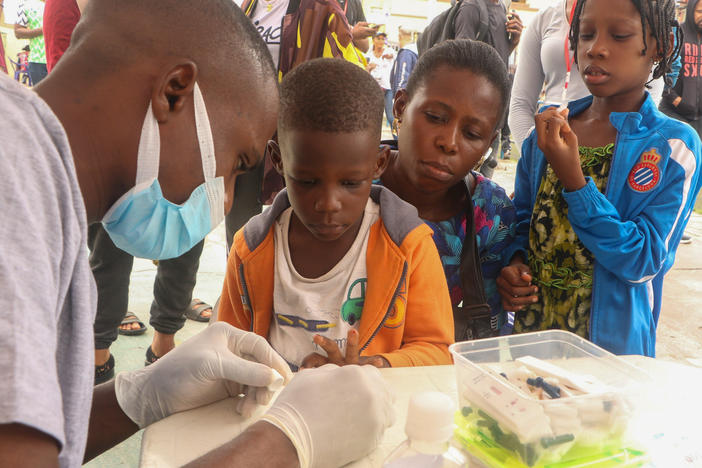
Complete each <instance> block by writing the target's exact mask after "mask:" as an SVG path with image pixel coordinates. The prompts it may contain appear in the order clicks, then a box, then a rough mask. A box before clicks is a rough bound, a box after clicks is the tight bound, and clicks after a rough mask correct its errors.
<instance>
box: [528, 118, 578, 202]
mask: <svg viewBox="0 0 702 468" xmlns="http://www.w3.org/2000/svg"><path fill="white" fill-rule="evenodd" d="M535 124H536V135H537V144H538V145H539V148H540V149H541V151H543V152H544V157H546V160H547V161H548V163H549V164H550V165H551V167H552V168H553V172H554V173H555V174H556V177H558V180H560V181H561V184H563V188H565V189H566V190H567V191H569V192H572V191H575V190H579V189H581V188H583V187H584V186H585V184H586V183H587V181H586V180H585V176H584V175H583V170H582V168H581V167H580V153H579V152H578V137H577V135H576V134H575V132H573V130H572V129H571V128H570V124H569V123H568V109H563V110H561V111H559V110H558V109H556V108H555V107H552V108H549V109H546V110H545V111H543V112H542V113H541V114H538V115H537V116H536V118H535Z"/></svg>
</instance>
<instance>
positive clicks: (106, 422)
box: [84, 380, 139, 461]
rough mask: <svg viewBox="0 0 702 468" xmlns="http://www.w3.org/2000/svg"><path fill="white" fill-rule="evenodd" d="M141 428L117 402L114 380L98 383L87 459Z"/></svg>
mask: <svg viewBox="0 0 702 468" xmlns="http://www.w3.org/2000/svg"><path fill="white" fill-rule="evenodd" d="M138 430H139V427H138V426H137V425H136V424H134V422H133V421H132V420H131V419H129V417H128V416H127V415H126V414H124V412H123V411H122V408H120V406H119V404H118V403H117V395H116V394H115V382H114V380H112V381H110V382H107V383H104V384H102V385H98V386H97V387H95V390H93V406H92V408H91V410H90V427H89V429H88V443H87V445H86V449H85V460H84V461H88V460H91V459H93V458H95V457H96V456H98V455H100V454H101V453H102V452H104V451H106V450H109V449H110V448H112V447H114V446H115V445H117V444H119V443H120V442H122V441H123V440H125V439H127V438H128V437H129V436H131V435H132V434H134V433H135V432H136V431H138Z"/></svg>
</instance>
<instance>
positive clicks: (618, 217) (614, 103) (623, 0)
mask: <svg viewBox="0 0 702 468" xmlns="http://www.w3.org/2000/svg"><path fill="white" fill-rule="evenodd" d="M674 7H675V3H674V0H658V1H655V2H654V1H651V0H641V1H640V2H639V1H636V2H634V1H632V0H580V1H579V2H578V5H577V7H576V10H575V14H574V16H573V21H572V26H571V32H570V49H572V53H573V56H574V59H575V60H576V63H577V64H578V68H579V70H580V73H581V75H582V76H583V80H584V81H585V84H586V85H587V87H588V89H589V90H590V92H591V93H592V96H589V97H587V98H583V99H580V100H578V101H574V102H571V103H570V104H569V105H568V108H567V109H557V108H555V107H550V108H546V109H544V110H543V111H542V112H541V113H540V114H539V115H537V116H536V122H535V130H534V131H532V132H531V134H530V136H529V137H528V138H527V140H526V141H525V142H524V144H523V147H522V158H521V160H520V161H519V165H518V168H517V178H516V187H515V196H514V205H515V208H516V212H517V239H516V241H515V243H514V244H513V245H512V246H511V247H510V249H511V250H510V252H507V253H506V255H507V258H511V262H510V265H509V266H507V267H505V268H504V269H503V270H502V272H501V274H500V277H499V278H498V288H499V290H500V295H501V296H502V302H503V305H504V307H505V310H513V311H515V312H516V316H515V327H514V328H515V332H524V331H535V330H544V329H551V328H558V329H564V330H569V331H572V332H574V333H577V334H578V335H580V336H582V337H584V338H587V339H589V340H591V341H593V342H594V343H596V344H598V345H600V346H602V347H604V348H605V349H608V350H610V351H611V352H613V353H616V354H643V355H647V356H654V355H655V342H656V325H657V322H658V317H659V314H660V310H661V301H662V286H663V277H664V275H665V273H666V272H667V271H668V270H669V269H670V267H671V266H672V265H673V261H674V259H675V250H676V248H677V246H678V242H679V241H680V237H681V236H682V233H683V230H684V228H685V225H686V224H687V221H688V218H689V216H690V212H691V210H692V207H693V205H694V202H695V198H696V195H697V193H698V192H699V190H700V183H701V180H700V167H699V166H700V163H701V157H700V151H701V144H700V140H699V137H698V136H697V133H696V132H695V131H694V130H693V129H692V128H691V127H690V126H688V125H686V124H684V123H681V122H679V121H676V120H673V119H671V118H669V117H666V116H665V115H663V114H662V113H661V112H659V111H658V110H657V109H656V107H655V105H654V103H653V101H652V99H651V97H650V96H649V95H648V93H647V92H646V90H645V84H646V81H647V79H648V76H649V74H650V72H651V69H653V77H654V78H658V77H660V76H662V75H663V74H665V73H667V72H669V71H670V64H671V63H672V62H673V61H674V60H675V58H676V57H677V55H678V53H679V46H676V45H675V44H676V43H675V41H674V40H673V34H674V31H675V30H674V28H673V26H674V25H676V24H677V23H676V22H675V18H674ZM642 25H643V26H642ZM681 42H682V41H680V38H678V40H677V44H680V43H681Z"/></svg>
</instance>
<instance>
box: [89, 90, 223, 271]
mask: <svg viewBox="0 0 702 468" xmlns="http://www.w3.org/2000/svg"><path fill="white" fill-rule="evenodd" d="M193 98H194V102H195V126H196V129H197V138H198V141H199V143H200V157H201V159H202V170H203V173H204V174H205V182H204V183H203V184H202V185H200V186H199V187H197V188H196V189H195V191H193V193H192V194H191V195H190V198H188V200H187V201H186V202H185V203H183V204H182V205H176V204H175V203H171V202H169V201H168V200H166V199H165V198H164V197H163V193H162V192H161V185H160V184H159V183H158V166H159V159H160V153H161V136H160V134H159V129H158V122H157V121H156V118H155V117H154V114H153V111H152V109H151V103H149V108H148V110H147V111H146V118H145V119H144V126H143V127H142V129H141V138H140V139H139V152H138V155H137V175H136V184H135V185H134V187H133V188H132V189H131V190H129V191H128V192H127V193H125V194H124V195H122V197H121V198H120V199H119V200H117V202H115V204H114V205H112V208H110V209H109V210H108V212H107V213H106V214H105V217H104V218H103V219H102V224H103V226H104V227H105V231H107V233H108V234H109V235H110V238H111V239H112V242H114V243H115V245H116V246H117V247H119V248H120V249H122V250H124V251H125V252H127V253H129V254H131V255H133V256H135V257H140V258H148V259H152V260H165V259H168V258H175V257H179V256H181V255H183V254H184V253H186V252H187V251H189V250H190V249H191V248H193V246H194V245H195V244H197V243H198V242H200V241H201V240H202V239H204V238H205V236H206V235H207V234H208V233H209V232H210V231H211V230H212V229H214V228H215V227H216V226H217V225H218V224H219V223H220V222H221V221H222V219H224V179H223V178H222V177H215V170H216V161H215V156H214V143H213V141H212V129H211V128H210V120H209V118H208V117H207V110H206V108H205V101H204V100H203V98H202V93H201V92H200V88H199V87H198V85H197V83H196V84H195V87H194V89H193Z"/></svg>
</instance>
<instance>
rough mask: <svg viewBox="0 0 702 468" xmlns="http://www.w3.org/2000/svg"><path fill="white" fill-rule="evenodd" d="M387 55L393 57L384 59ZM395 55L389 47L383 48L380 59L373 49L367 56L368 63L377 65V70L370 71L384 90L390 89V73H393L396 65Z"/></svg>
mask: <svg viewBox="0 0 702 468" xmlns="http://www.w3.org/2000/svg"><path fill="white" fill-rule="evenodd" d="M385 55H391V56H392V57H390V58H384V56H385ZM395 55H396V54H395V50H394V49H393V48H392V47H387V46H386V47H383V52H382V53H381V54H380V57H376V56H375V53H373V48H372V47H371V50H370V51H369V52H368V55H366V59H367V60H368V63H369V64H371V63H373V64H375V68H374V69H373V70H371V71H370V74H371V76H372V77H373V78H375V81H377V82H378V84H379V85H380V87H381V88H383V89H390V73H391V72H392V65H393V63H395Z"/></svg>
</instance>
